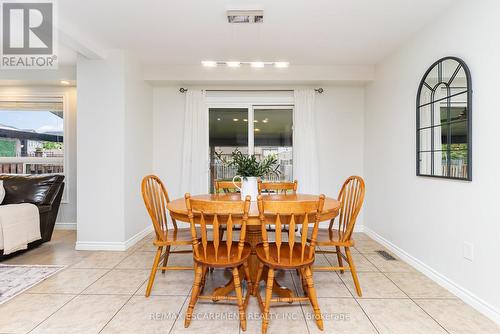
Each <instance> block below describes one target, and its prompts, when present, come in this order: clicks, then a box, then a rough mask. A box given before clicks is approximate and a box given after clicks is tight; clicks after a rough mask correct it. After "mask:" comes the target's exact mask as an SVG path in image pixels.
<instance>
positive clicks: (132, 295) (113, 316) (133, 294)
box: [98, 278, 148, 333]
mask: <svg viewBox="0 0 500 334" xmlns="http://www.w3.org/2000/svg"><path fill="white" fill-rule="evenodd" d="M147 280H148V279H147V278H146V279H144V281H142V283H141V284H139V287H138V288H137V289H135V291H134V293H132V294H131V295H130V297H129V298H128V299H127V300H126V301H125V303H123V305H122V306H120V308H118V310H117V311H116V312H115V314H113V315H112V316H111V318H110V319H109V320H108V321H107V322H106V323H105V324H104V326H102V328H101V329H100V330H99V332H98V333H101V332H102V331H103V330H104V328H106V326H107V325H108V324H109V323H110V322H111V320H113V319H114V318H115V317H116V315H117V314H118V313H119V312H120V311H121V310H122V309H123V308H124V307H125V305H127V304H128V302H129V301H130V300H131V299H132V298H133V297H134V296H135V294H136V293H137V291H139V289H140V288H141V287H142V285H143V284H144V283H145V282H146V281H147Z"/></svg>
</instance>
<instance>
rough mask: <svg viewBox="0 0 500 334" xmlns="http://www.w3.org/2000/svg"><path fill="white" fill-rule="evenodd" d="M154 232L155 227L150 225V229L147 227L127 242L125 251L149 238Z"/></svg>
mask: <svg viewBox="0 0 500 334" xmlns="http://www.w3.org/2000/svg"><path fill="white" fill-rule="evenodd" d="M151 232H153V226H152V225H151V224H150V225H149V226H148V227H146V228H145V229H144V230H142V231H140V232H139V233H137V234H136V235H134V236H132V237H131V238H129V239H128V240H127V241H125V243H124V244H125V249H126V250H127V249H129V248H130V247H132V246H133V245H135V244H136V243H138V242H139V241H141V240H142V239H143V238H144V237H145V236H147V235H148V234H149V233H151Z"/></svg>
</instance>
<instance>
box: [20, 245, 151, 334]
mask: <svg viewBox="0 0 500 334" xmlns="http://www.w3.org/2000/svg"><path fill="white" fill-rule="evenodd" d="M134 252H135V251H133V252H132V253H131V254H130V255H132V254H133V253H134ZM91 255H92V254H89V255H87V256H86V257H88V256H91ZM130 255H128V256H130ZM128 256H125V257H124V258H123V259H122V260H121V261H119V262H118V263H117V264H116V265H114V266H113V267H111V268H73V265H75V264H77V263H78V262H81V261H83V260H84V259H85V258H86V257H85V258H83V259H81V260H80V261H78V262H77V263H73V264H71V265H69V266H68V267H67V268H65V269H64V270H62V271H61V272H64V271H66V270H69V269H72V270H79V269H103V270H106V271H105V272H104V273H103V274H102V275H100V276H99V277H97V278H96V279H95V280H94V281H93V282H92V283H90V284H89V285H87V286H86V287H85V288H83V290H82V291H80V292H79V293H77V294H74V297H73V298H71V299H69V300H68V301H67V302H66V303H64V304H63V305H61V307H59V308H57V309H56V310H55V311H54V312H52V313H51V314H50V315H48V316H47V317H46V318H45V319H43V320H42V321H40V322H39V323H38V324H37V325H36V326H35V327H33V328H32V329H31V330H29V331H28V333H32V332H33V331H34V330H35V329H36V328H38V327H40V325H42V324H43V323H44V322H46V321H47V320H48V319H49V318H51V317H52V316H53V315H54V314H55V313H57V312H59V311H60V310H61V309H62V308H63V307H64V306H66V305H68V304H69V303H70V302H71V301H73V300H75V299H76V298H77V297H78V296H82V292H84V291H85V290H86V289H88V287H90V286H91V285H93V284H94V283H96V282H97V281H98V280H100V279H101V278H102V277H104V276H105V275H107V274H108V273H109V272H111V270H113V269H114V268H116V266H118V264H120V263H121V262H122V261H123V260H125V259H126V258H127V257H128ZM145 281H146V280H145ZM143 284H144V283H143ZM141 286H142V284H141ZM136 292H137V290H136ZM27 293H28V294H29V291H27ZM47 294H49V295H54V294H57V293H47ZM67 294H70V293H67ZM132 296H133V295H132Z"/></svg>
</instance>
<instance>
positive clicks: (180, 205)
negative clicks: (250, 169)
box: [167, 193, 340, 297]
mask: <svg viewBox="0 0 500 334" xmlns="http://www.w3.org/2000/svg"><path fill="white" fill-rule="evenodd" d="M191 198H193V199H203V200H207V201H213V202H226V201H241V197H240V194H239V193H222V194H207V195H195V196H191ZM262 198H263V200H264V201H282V202H290V201H292V202H301V201H317V200H318V198H319V196H318V195H308V194H269V195H263V196H262ZM167 208H168V209H169V211H170V216H171V217H172V218H173V219H175V220H178V221H182V222H189V218H188V212H187V208H186V202H185V199H184V198H179V199H176V200H173V201H171V202H170V203H168V204H167ZM339 208H340V202H338V201H337V200H336V199H333V198H329V197H326V198H325V204H324V207H323V212H322V213H321V221H329V220H331V219H333V218H335V217H336V216H337V215H338V213H339ZM245 239H246V242H248V243H249V244H250V246H251V247H252V253H251V255H250V258H249V263H248V265H249V267H250V275H251V277H256V272H257V268H258V263H259V260H258V259H257V255H256V253H255V246H256V245H257V244H258V243H259V242H262V230H261V221H260V219H259V209H258V208H257V202H256V201H252V202H251V204H250V211H249V213H248V221H247V232H246V237H245ZM265 277H266V275H265V273H263V275H262V278H263V279H264V278H265ZM233 289H234V286H233V282H232V280H231V281H229V282H228V283H227V284H226V285H225V286H223V287H220V288H217V289H216V290H215V291H214V294H215V295H227V294H229V293H230V292H231V291H232V290H233ZM273 291H274V292H275V293H276V294H278V295H279V296H281V297H292V296H293V293H292V291H291V290H290V289H287V288H285V287H281V286H280V285H279V284H278V283H277V282H276V281H275V282H274V286H273Z"/></svg>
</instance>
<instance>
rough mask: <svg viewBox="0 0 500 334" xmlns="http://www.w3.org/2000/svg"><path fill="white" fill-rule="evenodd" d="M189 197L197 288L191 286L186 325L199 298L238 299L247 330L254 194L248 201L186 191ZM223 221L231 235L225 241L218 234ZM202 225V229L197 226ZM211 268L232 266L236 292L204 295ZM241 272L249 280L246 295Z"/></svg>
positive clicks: (243, 325)
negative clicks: (248, 231)
mask: <svg viewBox="0 0 500 334" xmlns="http://www.w3.org/2000/svg"><path fill="white" fill-rule="evenodd" d="M185 199H186V208H187V211H188V217H189V221H190V223H191V237H192V244H193V258H194V262H195V279H194V282H193V289H192V290H191V298H190V301H189V306H188V309H187V311H186V318H185V320H184V327H186V328H187V327H189V324H190V323H191V319H192V315H193V310H194V306H195V304H196V302H197V300H198V299H206V300H212V301H218V300H235V301H236V303H237V304H238V310H239V315H240V326H241V329H242V330H244V331H245V330H246V326H247V325H246V307H247V304H248V298H249V296H250V293H251V291H252V281H251V279H250V270H249V267H248V262H247V261H248V257H249V256H250V252H251V247H250V244H248V243H246V242H245V234H246V226H247V221H248V211H249V209H250V196H247V197H246V198H245V201H227V202H224V201H217V202H212V201H206V200H196V199H193V198H191V197H190V195H189V194H186V195H185ZM235 223H238V224H239V225H240V226H241V230H240V234H239V238H238V240H237V241H235V240H233V228H234V226H235ZM220 224H225V226H226V231H227V237H226V241H225V242H221V241H220V239H219V236H218V232H219V225H220ZM198 226H199V229H197V228H196V227H198ZM210 226H211V227H212V233H213V235H212V237H210V235H209V234H208V232H207V231H208V229H209V227H210ZM208 268H229V269H231V271H232V274H233V281H234V290H235V293H236V296H227V295H226V296H218V295H217V296H216V295H201V291H202V290H203V287H204V284H205V283H204V282H205V275H206V273H207V269H208ZM241 276H244V278H245V279H246V280H247V294H246V296H245V298H243V293H242V289H241V278H243V277H241ZM240 277H241V278H240Z"/></svg>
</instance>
